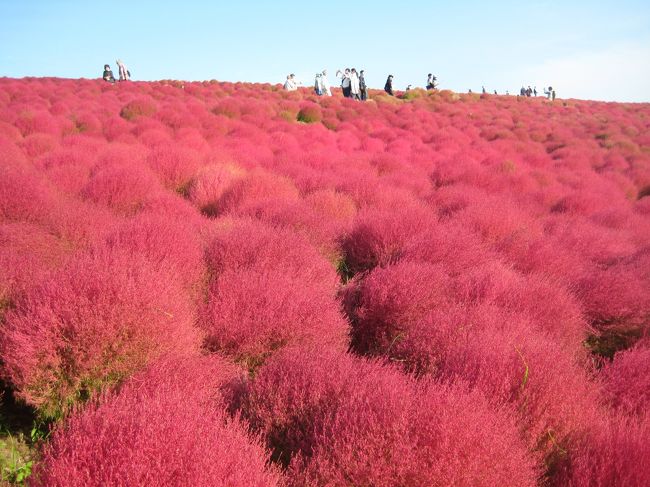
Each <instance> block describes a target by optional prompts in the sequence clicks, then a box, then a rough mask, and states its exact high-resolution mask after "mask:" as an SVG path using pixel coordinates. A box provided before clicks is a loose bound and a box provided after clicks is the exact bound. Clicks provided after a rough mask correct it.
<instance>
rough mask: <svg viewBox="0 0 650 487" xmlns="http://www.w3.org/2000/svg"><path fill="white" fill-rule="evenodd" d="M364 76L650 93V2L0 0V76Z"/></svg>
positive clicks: (630, 95)
mask: <svg viewBox="0 0 650 487" xmlns="http://www.w3.org/2000/svg"><path fill="white" fill-rule="evenodd" d="M117 58H121V59H123V60H124V61H125V63H126V64H127V66H128V67H129V69H130V71H131V72H132V74H133V77H134V79H138V80H155V79H170V78H171V79H184V80H204V79H218V80H226V81H253V82H257V81H264V82H273V83H275V82H282V81H283V79H284V78H285V76H286V74H287V73H289V72H294V73H296V74H297V75H298V77H299V78H300V79H301V80H302V81H303V83H304V84H305V85H311V84H312V83H313V75H314V73H316V72H317V71H319V70H322V69H323V68H327V69H328V70H329V78H330V83H331V84H332V85H336V80H335V79H334V73H335V71H336V69H337V68H339V67H346V66H349V67H356V68H357V69H365V71H366V77H367V79H368V81H369V84H370V85H371V86H373V87H383V84H384V81H385V78H386V76H387V75H388V74H389V73H392V74H393V75H395V81H394V84H395V86H396V87H397V88H398V89H403V88H404V87H406V85H407V84H413V85H414V86H422V85H423V84H424V82H425V80H426V75H427V73H428V72H433V73H435V74H436V75H437V76H438V79H439V81H440V85H441V87H442V88H449V89H453V90H456V91H463V92H464V91H467V90H468V89H472V90H473V91H479V90H480V89H481V85H485V87H486V89H488V90H490V91H493V90H495V89H496V90H498V91H499V92H500V93H503V92H505V90H510V93H513V92H515V91H518V89H519V88H520V87H521V85H522V84H526V85H528V84H530V85H531V86H535V85H536V86H537V88H538V89H539V90H540V91H541V87H542V86H548V85H549V84H551V85H553V86H554V87H555V88H556V89H557V92H558V96H560V97H577V98H590V99H600V100H619V101H650V88H648V87H649V86H650V2H648V1H647V0H646V1H645V2H642V1H636V0H618V1H616V2H611V1H610V2H600V3H599V2H590V1H570V0H569V1H567V2H561V1H534V0H533V1H530V2H525V1H518V2H514V1H495V2H486V1H459V2H450V1H445V2H432V1H426V0H422V1H419V0H411V1H403V2H384V1H380V0H376V1H362V0H352V1H338V0H335V1H323V0H320V1H313V2H310V1H304V2H296V1H293V2H288V1H284V0H270V1H264V2H263V1H237V0H231V1H228V2H215V1H210V0H205V1H194V0H185V1H173V2H172V1H165V0H158V1H152V0H142V1H140V0H131V1H123V0H109V1H98V2H95V1H92V0H83V1H82V0H58V1H57V0H0V76H9V77H23V76H58V77H67V78H77V77H84V78H93V77H99V76H100V75H101V71H102V66H103V64H104V63H109V64H111V66H112V67H113V69H114V71H115V72H117V69H116V67H115V59H117Z"/></svg>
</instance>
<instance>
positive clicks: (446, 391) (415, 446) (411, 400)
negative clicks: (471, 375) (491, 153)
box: [244, 350, 537, 487]
mask: <svg viewBox="0 0 650 487" xmlns="http://www.w3.org/2000/svg"><path fill="white" fill-rule="evenodd" d="M244 414H245V416H246V417H247V418H249V420H250V421H251V424H252V426H253V427H254V429H255V430H257V431H260V432H261V433H262V435H263V437H264V438H266V441H267V444H268V445H269V447H271V448H273V457H274V458H275V459H276V460H277V461H279V462H281V463H282V464H284V465H287V467H288V471H287V472H288V476H289V478H290V481H289V485H296V486H298V485H376V486H386V487H388V486H392V485H422V486H424V485H467V486H469V485H474V486H481V485H485V486H492V485H512V486H526V485H530V486H532V485H535V479H536V475H537V469H536V467H535V465H534V463H533V462H531V460H530V458H529V457H528V456H527V452H526V448H525V446H524V444H523V443H522V442H521V440H520V439H519V436H518V433H517V429H516V427H515V424H514V422H513V421H512V417H510V416H509V415H508V414H506V413H505V412H503V411H498V410H496V409H493V408H491V407H490V406H489V404H488V402H487V401H486V400H485V399H484V398H483V397H482V396H481V395H480V394H477V393H468V392H466V391H465V390H464V389H463V388H462V387H446V386H442V385H439V384H436V383H433V382H430V381H421V382H417V381H415V380H414V379H413V378H411V377H409V376H405V375H403V374H401V373H400V372H399V371H398V370H396V369H394V368H392V367H389V366H385V365H381V364H379V363H376V362H369V361H366V360H364V359H358V358H354V357H352V356H350V355H346V354H342V353H340V352H322V351H321V352H319V351H316V350H295V351H291V352H290V353H283V354H281V355H279V356H277V357H275V358H274V359H272V360H271V361H270V362H269V363H267V364H266V365H265V366H264V367H263V368H262V369H260V371H259V374H258V375H257V376H256V377H255V379H254V381H253V382H252V384H251V385H250V388H249V391H248V394H247V397H246V399H245V401H244Z"/></svg>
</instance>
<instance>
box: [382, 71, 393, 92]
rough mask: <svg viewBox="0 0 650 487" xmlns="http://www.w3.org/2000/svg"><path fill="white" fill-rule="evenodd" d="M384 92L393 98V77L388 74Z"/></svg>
mask: <svg viewBox="0 0 650 487" xmlns="http://www.w3.org/2000/svg"><path fill="white" fill-rule="evenodd" d="M384 91H385V92H386V93H388V94H389V95H390V96H393V75H392V74H389V75H388V79H387V80H386V84H385V85H384Z"/></svg>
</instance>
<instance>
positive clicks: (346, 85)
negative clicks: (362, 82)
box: [336, 68, 350, 98]
mask: <svg viewBox="0 0 650 487" xmlns="http://www.w3.org/2000/svg"><path fill="white" fill-rule="evenodd" d="M336 77H337V78H341V91H342V92H343V96H344V97H345V98H350V68H345V72H343V71H341V70H340V69H339V70H338V71H337V72H336Z"/></svg>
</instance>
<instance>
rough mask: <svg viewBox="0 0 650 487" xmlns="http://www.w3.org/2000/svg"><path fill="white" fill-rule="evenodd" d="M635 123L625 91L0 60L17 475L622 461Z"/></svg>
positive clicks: (502, 476) (4, 362)
mask: <svg viewBox="0 0 650 487" xmlns="http://www.w3.org/2000/svg"><path fill="white" fill-rule="evenodd" d="M335 91H337V90H335ZM648 133H650V108H649V107H648V105H645V104H616V103H597V102H590V101H579V100H559V99H558V100H555V101H553V102H551V101H550V100H546V99H540V98H520V97H510V96H492V95H486V96H475V95H471V94H470V95H458V94H455V93H452V92H449V91H430V92H425V91H422V90H412V91H410V92H409V93H408V94H407V95H402V96H398V97H388V96H385V95H384V94H382V93H379V92H374V91H372V90H371V92H370V100H368V101H367V102H365V103H361V102H355V101H352V100H347V99H343V98H342V97H341V96H340V94H339V93H338V92H337V93H335V96H333V97H326V98H325V97H323V98H320V97H317V96H315V95H314V94H313V93H312V92H311V90H308V89H299V90H298V91H296V92H292V93H287V92H284V91H282V89H281V87H280V86H271V85H266V84H265V85H252V84H246V83H235V84H231V83H219V82H216V81H210V82H191V83H190V82H177V81H161V82H154V83H140V82H130V83H118V84H108V83H104V82H102V81H100V80H61V79H53V78H41V79H36V78H26V79H22V80H15V79H7V78H3V79H0V173H1V177H0V378H1V379H2V385H3V387H5V388H6V389H7V390H8V391H9V393H10V394H13V396H14V397H16V398H18V399H20V400H23V401H25V402H26V403H27V404H28V405H30V406H32V407H34V408H35V410H36V413H37V414H38V415H40V416H41V417H46V418H50V419H52V420H53V421H55V430H56V432H55V433H54V435H53V437H52V438H51V439H50V440H49V441H47V442H45V444H44V445H43V450H42V453H43V455H42V458H41V459H40V460H39V461H38V462H37V464H36V466H35V472H36V473H35V477H34V481H35V482H37V483H38V482H40V483H41V484H43V485H56V484H57V483H59V484H66V485H74V484H75V482H76V483H77V484H79V485H81V484H84V485H88V484H90V485H92V484H97V485H100V484H103V485H107V484H122V485H124V484H147V485H165V484H169V485H173V484H178V483H192V484H195V485H202V484H205V485H220V484H223V485H233V486H239V485H242V486H243V485H274V484H275V483H281V484H287V483H288V484H290V485H318V486H324V485H341V486H342V485H386V486H389V485H408V486H424V485H535V484H538V485H558V486H559V485H575V486H583V485H612V483H614V482H615V481H614V480H613V479H616V481H620V482H622V483H621V485H635V486H636V485H639V486H640V485H648V484H650V473H649V472H648V469H647V467H645V466H644V465H648V464H649V462H648V461H647V458H648V450H647V445H649V444H650V440H649V439H648V424H649V423H648V416H647V410H648V390H649V389H650V384H648V379H647V378H648V376H649V375H650V374H648V366H647V364H648V359H649V357H648V340H650V337H649V336H648V335H649V325H650V292H648V290H649V289H650V137H648ZM206 356H207V357H206ZM160 360H163V362H160ZM226 360H228V361H231V362H233V363H235V364H236V365H233V364H230V365H226V362H225V361H226ZM161 363H162V364H163V365H160V364H161ZM156 364H159V365H156ZM233 367H241V370H242V371H243V372H242V373H243V374H244V375H243V376H240V374H239V373H238V372H237V373H235V372H232V371H233V370H235V369H233ZM228 371H230V372H228ZM246 374H248V376H246ZM226 382H227V383H228V384H231V383H232V385H233V387H232V388H226V389H228V391H227V392H228V393H227V394H226V393H225V392H224V391H226V389H224V385H223V384H225V383H226ZM235 385H236V387H234V386H235ZM228 387H230V386H228ZM240 416H241V417H243V418H244V419H243V420H242V419H240ZM245 421H250V425H246V424H245ZM249 426H250V427H252V429H253V432H252V433H250V432H249V431H248V430H247V429H248V428H249ZM255 435H257V436H255ZM260 444H265V445H266V448H268V452H267V451H265V450H264V448H262V447H261V446H260ZM178 452H182V454H179V453H178ZM271 452H272V453H271ZM268 461H271V462H273V466H271V467H269V466H268V465H267V462H268ZM282 470H284V473H283V472H282ZM279 472H280V473H279ZM281 477H283V478H281ZM284 477H286V478H284ZM179 479H181V480H179Z"/></svg>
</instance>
